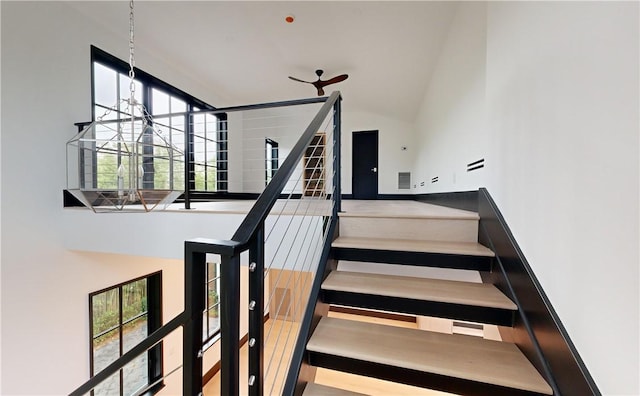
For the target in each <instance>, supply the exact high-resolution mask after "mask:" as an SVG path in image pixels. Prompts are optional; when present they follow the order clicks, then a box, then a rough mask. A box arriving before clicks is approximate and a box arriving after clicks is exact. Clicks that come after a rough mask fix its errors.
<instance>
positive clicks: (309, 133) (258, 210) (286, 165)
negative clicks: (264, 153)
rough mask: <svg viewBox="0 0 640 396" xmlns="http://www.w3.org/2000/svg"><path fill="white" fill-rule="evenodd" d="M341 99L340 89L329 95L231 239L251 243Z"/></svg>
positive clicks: (241, 243)
mask: <svg viewBox="0 0 640 396" xmlns="http://www.w3.org/2000/svg"><path fill="white" fill-rule="evenodd" d="M339 99H340V92H339V91H334V92H333V93H332V94H331V96H329V99H327V101H326V102H325V103H324V105H323V106H322V108H321V109H320V110H319V111H318V113H317V114H316V116H315V117H314V118H313V120H312V121H311V123H309V126H308V127H307V129H305V131H304V133H303V134H302V136H301V137H300V139H299V140H298V142H297V143H296V145H295V146H293V149H291V152H290V153H289V155H287V158H286V159H285V160H284V162H283V163H282V166H280V168H279V169H278V172H276V174H275V175H274V176H273V179H271V182H269V184H268V185H267V187H266V188H265V189H264V191H263V192H262V194H260V197H259V198H258V200H257V201H256V203H255V204H254V205H253V207H252V208H251V210H250V211H249V213H248V214H247V216H246V217H245V218H244V220H243V221H242V223H241V224H240V226H239V227H238V229H237V230H236V232H235V234H233V237H232V238H231V239H232V240H233V241H235V242H237V243H239V245H240V246H241V247H244V246H246V244H248V243H249V240H250V239H251V236H252V235H253V234H254V233H255V232H256V230H257V229H258V227H259V226H260V224H261V223H262V222H263V221H264V220H265V219H266V218H267V216H268V215H269V212H270V211H271V208H272V207H273V205H275V203H276V201H277V200H278V198H279V197H280V193H281V192H282V190H283V189H284V188H285V186H286V185H287V182H288V180H289V177H290V176H291V174H292V173H293V171H294V170H295V168H296V166H297V164H298V162H299V161H300V160H301V159H302V156H303V155H304V152H305V150H306V148H307V146H308V145H309V143H310V142H311V140H312V139H313V137H314V136H315V134H316V133H317V132H318V130H319V128H320V127H321V126H322V123H323V121H324V119H325V118H326V116H327V115H328V114H329V112H330V111H331V109H332V108H333V105H334V104H335V103H336V102H337V101H338V100H339Z"/></svg>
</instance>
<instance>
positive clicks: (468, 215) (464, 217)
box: [338, 212, 480, 220]
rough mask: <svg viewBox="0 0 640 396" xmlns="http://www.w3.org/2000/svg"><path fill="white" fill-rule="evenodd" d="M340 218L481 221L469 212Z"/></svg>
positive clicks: (344, 214)
mask: <svg viewBox="0 0 640 396" xmlns="http://www.w3.org/2000/svg"><path fill="white" fill-rule="evenodd" d="M338 216H340V217H369V218H389V219H432V220H480V216H479V215H478V214H477V213H473V212H467V213H461V214H420V213H415V214H414V213H393V212H340V213H338Z"/></svg>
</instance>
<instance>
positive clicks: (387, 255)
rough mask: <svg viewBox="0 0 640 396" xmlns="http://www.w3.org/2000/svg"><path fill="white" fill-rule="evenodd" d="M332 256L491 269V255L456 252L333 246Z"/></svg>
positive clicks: (455, 267) (421, 264) (480, 269)
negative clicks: (460, 253) (468, 254)
mask: <svg viewBox="0 0 640 396" xmlns="http://www.w3.org/2000/svg"><path fill="white" fill-rule="evenodd" d="M331 251H332V257H333V258H334V259H336V260H346V261H365V262H371V263H389V264H404V265H416V266H422V267H438V268H453V269H463V270H474V271H490V270H491V262H492V258H491V257H482V256H462V255H456V254H441V253H425V252H397V251H390V250H372V249H351V248H335V247H334V248H332V249H331Z"/></svg>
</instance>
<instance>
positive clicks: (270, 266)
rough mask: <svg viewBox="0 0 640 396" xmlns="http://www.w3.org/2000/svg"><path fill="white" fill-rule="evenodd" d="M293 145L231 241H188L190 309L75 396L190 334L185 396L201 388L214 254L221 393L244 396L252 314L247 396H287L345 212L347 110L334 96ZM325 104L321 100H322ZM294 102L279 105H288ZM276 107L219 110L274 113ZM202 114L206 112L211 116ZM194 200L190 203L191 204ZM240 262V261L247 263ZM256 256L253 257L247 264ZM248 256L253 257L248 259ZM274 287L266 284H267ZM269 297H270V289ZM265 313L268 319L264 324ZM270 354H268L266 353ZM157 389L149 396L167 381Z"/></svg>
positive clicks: (187, 304)
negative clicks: (304, 323)
mask: <svg viewBox="0 0 640 396" xmlns="http://www.w3.org/2000/svg"><path fill="white" fill-rule="evenodd" d="M321 99H322V100H323V101H324V104H323V105H322V107H321V108H320V110H319V111H318V112H317V114H316V115H315V116H314V117H313V119H312V120H311V122H310V123H309V124H308V126H307V127H306V129H305V130H304V133H303V134H302V135H301V136H300V138H299V139H298V140H297V143H295V145H294V146H293V147H292V148H291V150H290V151H289V152H288V154H287V155H286V158H285V159H284V161H283V162H282V163H281V164H280V166H279V169H278V170H277V172H275V173H274V174H273V177H272V178H271V180H270V181H269V182H268V184H267V185H266V187H265V188H264V191H263V192H262V193H261V194H260V196H259V197H258V199H257V201H256V202H255V204H254V205H253V207H252V208H251V210H250V211H249V213H248V214H247V216H246V217H245V218H244V220H243V222H242V223H241V225H240V226H239V227H238V229H237V230H236V232H235V233H234V234H233V236H232V238H231V239H230V240H210V239H204V238H200V239H195V240H190V241H186V242H185V267H184V271H185V273H184V285H185V287H184V290H185V294H184V296H185V297H184V301H185V309H184V311H183V312H182V313H180V314H179V315H178V316H176V317H175V318H173V319H172V320H170V321H169V322H168V323H167V324H165V325H164V326H162V327H161V328H160V329H158V330H156V331H155V332H153V333H152V334H151V335H149V336H148V337H147V338H146V339H144V340H143V341H142V342H140V343H139V344H138V345H136V346H134V347H133V348H132V349H131V350H129V351H128V352H126V353H124V354H123V355H122V356H121V357H120V358H118V359H117V360H115V361H114V362H112V363H111V364H109V365H108V366H107V367H106V368H104V369H103V370H102V371H100V372H99V373H97V374H96V375H95V376H93V377H92V378H91V379H90V380H89V381H87V382H86V383H84V384H83V385H81V386H80V387H79V388H77V389H76V390H74V391H73V392H71V393H70V395H72V396H79V395H84V394H87V393H88V392H90V391H91V390H92V389H94V388H95V387H96V386H98V385H99V384H100V383H102V381H104V380H106V379H108V378H109V377H110V376H112V375H113V374H115V373H117V372H118V371H119V370H121V369H122V368H123V367H124V366H125V365H127V364H128V363H130V362H131V361H133V360H134V359H136V357H138V356H140V355H141V354H144V353H146V352H147V351H148V350H149V349H151V348H153V347H154V346H156V345H158V344H159V343H160V342H162V341H163V339H164V338H165V337H167V336H168V335H169V334H171V333H173V332H174V331H176V330H177V329H178V328H179V327H182V365H181V366H178V367H175V368H173V369H171V370H170V372H169V373H168V374H166V375H165V376H164V377H163V378H166V376H168V375H171V374H174V373H176V372H179V371H180V370H181V371H182V394H183V395H193V396H196V395H201V394H202V389H203V383H202V378H203V355H204V344H203V313H205V312H206V310H207V290H206V285H207V273H206V268H207V257H208V256H209V257H210V255H212V254H214V255H218V256H219V259H220V273H219V274H218V276H219V277H220V285H221V287H220V290H219V316H220V317H219V321H220V341H219V342H220V387H221V389H220V394H222V395H238V394H240V383H241V381H240V380H241V378H240V336H241V334H240V316H241V314H242V313H243V312H245V313H246V312H248V316H249V325H248V327H249V330H248V362H249V367H248V370H249V373H248V377H247V378H245V379H244V380H243V381H242V382H245V381H246V383H247V384H248V394H249V395H252V396H254V395H263V394H264V393H265V392H266V393H267V394H279V393H281V392H282V389H283V388H284V383H285V379H286V378H287V373H288V372H289V371H290V367H289V366H290V361H291V356H292V345H293V344H294V343H295V342H299V341H297V340H298V331H299V329H300V321H301V319H302V317H303V313H304V312H305V311H307V310H308V306H307V304H308V299H309V298H308V296H309V290H311V286H312V282H315V278H316V276H315V273H316V272H317V270H318V267H319V264H323V263H324V262H326V260H327V258H328V252H329V246H330V243H331V240H332V238H333V235H334V232H335V227H336V222H337V213H338V212H339V211H340V118H341V117H340V103H341V97H340V94H339V93H338V92H334V93H333V94H331V96H329V97H328V98H321ZM318 100H319V99H314V100H313V103H317V102H318ZM291 104H300V103H292V102H289V103H288V102H279V103H275V104H272V105H276V107H282V106H286V105H291ZM269 107H270V106H269V104H264V105H252V106H239V107H235V108H226V109H219V110H216V111H215V112H217V113H227V114H228V113H230V112H232V111H236V110H249V109H263V108H269ZM203 113H204V112H203ZM187 199H188V197H187ZM241 256H242V258H241ZM247 256H248V257H247ZM247 258H248V259H247ZM243 263H245V264H247V266H248V272H249V285H248V294H249V296H248V298H249V306H248V307H244V310H243V309H241V307H240V293H241V284H240V267H241V265H242V264H243ZM265 280H268V284H265V283H266V282H265ZM265 290H267V292H265ZM265 315H268V318H269V320H268V321H267V322H266V325H265ZM266 352H269V354H268V356H267V354H266ZM163 378H161V379H160V380H159V382H157V383H154V384H149V385H148V386H146V387H145V388H143V389H140V390H138V391H137V392H136V393H135V394H136V395H137V394H143V393H145V392H146V391H148V390H149V389H152V388H153V387H154V386H159V385H160V384H161V382H162V380H163Z"/></svg>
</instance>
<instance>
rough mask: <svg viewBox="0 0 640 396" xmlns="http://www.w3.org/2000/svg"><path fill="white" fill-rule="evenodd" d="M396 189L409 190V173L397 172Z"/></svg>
mask: <svg viewBox="0 0 640 396" xmlns="http://www.w3.org/2000/svg"><path fill="white" fill-rule="evenodd" d="M398 189H399V190H409V189H411V172H398Z"/></svg>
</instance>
